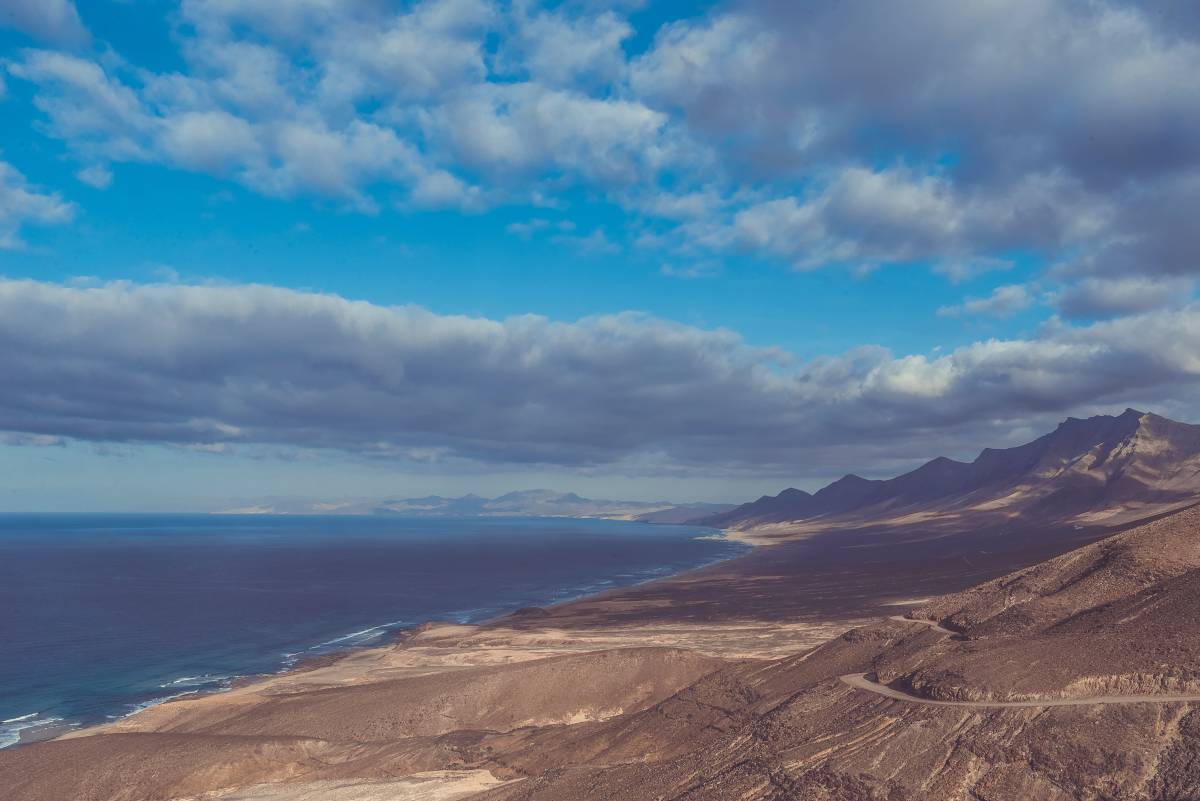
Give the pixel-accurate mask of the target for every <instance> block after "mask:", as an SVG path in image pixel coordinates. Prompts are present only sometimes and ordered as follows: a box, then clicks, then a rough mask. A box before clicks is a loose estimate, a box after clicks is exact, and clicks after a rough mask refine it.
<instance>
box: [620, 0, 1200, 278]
mask: <svg viewBox="0 0 1200 801" xmlns="http://www.w3.org/2000/svg"><path fill="white" fill-rule="evenodd" d="M1197 8H1198V7H1197V6H1196V5H1195V4H1184V3H1168V4H1164V5H1161V6H1160V5H1158V4H1151V5H1147V4H1133V3H1117V2H1095V3H1088V2H1058V0H1017V1H1016V2H1012V1H1011V0H1005V1H1004V2H999V1H995V2H993V1H992V0H985V2H972V3H961V2H954V0H934V2H925V3H919V4H916V5H912V4H882V5H881V4H878V3H865V2H853V1H852V2H835V1H834V0H828V1H822V0H819V1H818V2H812V3H792V2H775V1H774V0H759V1H757V2H754V1H748V2H743V3H739V4H737V5H735V6H733V7H723V8H721V9H719V10H718V11H716V12H714V13H713V14H711V15H709V16H707V17H703V18H700V19H698V20H693V21H688V22H683V23H677V24H675V25H673V26H670V27H668V28H667V29H665V30H664V31H663V32H661V33H660V35H659V37H658V39H657V42H656V45H655V47H654V48H653V49H652V50H651V51H649V52H648V53H647V54H645V55H644V56H642V57H641V58H640V59H639V60H638V61H637V62H636V63H635V64H634V66H633V72H632V75H633V77H632V85H633V87H634V88H635V90H636V91H638V92H639V95H640V96H641V97H643V98H646V99H648V100H649V101H650V102H652V103H654V104H657V105H658V107H661V108H666V109H670V110H672V111H673V112H674V113H676V114H678V115H680V116H681V117H682V119H684V120H686V122H687V124H688V125H689V126H690V128H691V129H692V130H693V131H694V132H696V133H697V134H698V135H700V136H702V137H705V138H707V139H708V140H709V141H711V142H716V143H719V145H718V146H721V147H723V148H724V150H723V153H724V155H725V161H726V163H727V164H734V165H740V168H741V169H742V170H744V171H749V172H750V173H751V174H754V175H757V176H758V177H760V178H763V177H769V178H770V179H771V180H773V181H774V182H775V183H776V184H778V183H779V177H780V176H781V175H783V176H791V177H792V178H793V179H796V180H802V181H803V190H802V191H798V192H795V193H794V194H795V196H796V199H790V198H789V199H787V200H780V199H778V198H776V199H773V200H769V201H767V203H768V204H770V203H775V204H778V203H792V204H794V205H795V206H796V207H798V208H800V209H802V210H804V211H806V212H807V214H805V215H804V218H803V219H798V218H797V216H796V215H791V216H789V215H781V214H776V215H775V219H774V223H775V226H774V227H773V228H772V229H771V231H770V235H761V231H760V236H759V238H758V241H753V240H751V241H750V244H751V245H753V246H760V245H761V246H763V247H765V249H766V250H767V251H768V252H771V253H775V254H777V255H782V256H784V257H786V258H788V259H789V260H791V261H793V262H796V263H798V264H799V265H800V266H805V267H807V266H811V264H813V263H828V262H831V261H832V262H840V261H858V262H860V263H870V262H875V263H883V262H903V261H910V260H933V261H935V262H939V263H940V262H948V261H950V262H952V261H957V260H962V259H963V258H968V257H975V258H979V257H987V256H991V257H998V256H1003V254H1004V253H1006V252H1011V251H1013V250H1021V251H1025V252H1033V253H1038V254H1041V255H1042V256H1044V257H1047V258H1051V259H1058V258H1062V257H1067V256H1070V257H1072V258H1078V260H1079V263H1078V268H1077V271H1078V272H1087V271H1089V270H1090V266H1089V265H1095V266H1096V267H1097V268H1101V267H1102V268H1103V269H1105V270H1107V271H1109V272H1113V271H1117V272H1123V273H1129V272H1150V273H1153V272H1168V273H1195V272H1197V271H1198V270H1200V263H1197V260H1196V258H1195V255H1194V254H1195V253H1196V252H1197V249H1196V244H1197V243H1196V242H1195V237H1196V233H1195V231H1196V226H1194V225H1191V224H1190V222H1189V216H1190V210H1191V209H1192V208H1194V207H1195V206H1196V204H1197V202H1198V201H1200V82H1197V81H1196V80H1195V78H1194V76H1195V75H1197V74H1200V38H1198V34H1200V22H1198V20H1200V11H1197ZM730 143H733V144H734V145H735V146H732V147H730V146H729V144H730ZM880 165H883V166H880ZM871 173H873V174H874V177H873V178H872V177H871V175H870V174H871ZM847 176H850V177H851V178H853V179H854V180H853V181H849V182H848V180H847ZM864 176H866V177H869V178H871V181H865V180H863V178H864ZM872 181H873V182H874V183H876V184H879V186H878V187H875V189H874V190H873V191H872V193H871V196H872V197H875V198H876V202H874V203H864V202H862V199H861V198H860V197H858V196H857V195H855V194H854V193H852V192H850V193H848V192H847V188H848V186H849V188H853V186H854V185H855V184H860V185H862V184H865V183H869V182H872ZM767 208H770V206H767ZM775 210H776V211H778V210H779V209H778V208H776V209H775ZM756 213H758V214H759V216H760V217H761V216H765V215H763V214H761V213H760V212H759V211H756V210H755V209H749V210H748V211H743V212H742V214H743V215H746V214H751V215H753V214H756ZM739 239H740V241H742V242H743V243H745V242H747V239H746V237H744V236H742V237H739ZM780 242H783V243H786V245H785V246H782V247H781V246H780V244H779V243H780Z"/></svg>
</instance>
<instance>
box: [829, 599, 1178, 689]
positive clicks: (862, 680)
mask: <svg viewBox="0 0 1200 801" xmlns="http://www.w3.org/2000/svg"><path fill="white" fill-rule="evenodd" d="M889 620H895V621H899V622H901V623H912V624H914V625H920V626H927V627H928V628H930V629H932V630H934V631H937V632H940V633H942V634H945V635H947V636H950V635H954V634H957V632H954V631H951V630H950V629H946V628H943V627H942V626H940V625H938V624H937V623H936V622H934V621H932V620H912V619H910V618H907V617H899V616H895V617H891V618H889ZM868 675H869V674H867V673H847V674H846V675H844V676H839V677H838V678H839V679H841V681H842V683H843V684H846V685H849V686H850V687H853V688H854V689H856V690H862V691H864V692H869V693H875V694H876V695H882V696H883V697H885V698H891V699H892V700H895V701H907V702H908V703H910V704H924V705H925V706H965V707H972V708H975V709H1028V708H1030V707H1047V706H1093V705H1095V704H1177V703H1185V702H1189V701H1200V694H1195V695H1094V696H1088V697H1086V698H1045V699H1040V700H1031V701H938V700H935V699H933V698H922V697H921V696H919V695H912V694H910V693H906V692H903V691H902V690H897V689H894V688H892V687H889V686H887V685H886V684H880V683H879V682H877V681H872V680H871V679H869V678H867V676H868Z"/></svg>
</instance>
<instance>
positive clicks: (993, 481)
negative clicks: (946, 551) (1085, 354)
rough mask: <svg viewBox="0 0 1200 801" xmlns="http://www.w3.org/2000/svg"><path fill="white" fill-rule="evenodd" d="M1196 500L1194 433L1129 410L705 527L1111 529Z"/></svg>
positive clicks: (769, 501)
mask: <svg viewBox="0 0 1200 801" xmlns="http://www.w3.org/2000/svg"><path fill="white" fill-rule="evenodd" d="M1198 494H1200V426H1195V425H1189V424H1185V423H1177V422H1175V421H1172V420H1168V419H1166V418H1164V417H1159V416H1158V415H1154V414H1147V413H1144V412H1139V411H1136V410H1134V409H1127V410H1126V411H1125V412H1124V413H1123V414H1121V415H1119V416H1116V417H1112V416H1098V417H1091V418H1088V419H1086V420H1080V419H1076V418H1069V419H1067V420H1066V421H1064V422H1063V423H1062V424H1060V425H1059V426H1058V428H1056V429H1055V430H1054V431H1053V432H1051V433H1049V434H1046V435H1045V436H1043V437H1040V438H1038V439H1036V440H1034V441H1033V442H1030V443H1028V444H1026V445H1021V446H1019V447H1015V448H1006V449H999V450H997V449H991V448H988V449H985V450H984V451H983V452H982V453H980V454H979V456H978V457H977V458H976V459H975V460H974V461H972V462H958V461H954V460H953V459H947V458H944V457H942V458H938V459H934V460H933V461H931V462H928V463H926V464H924V465H922V466H921V467H919V468H917V469H916V470H913V471H911V472H909V473H905V474H904V475H901V476H897V477H896V478H892V479H887V480H868V479H865V478H861V477H859V476H855V475H848V476H845V477H843V478H841V479H838V480H837V481H835V482H833V483H832V484H830V485H829V486H827V487H824V488H823V489H821V490H818V491H817V492H816V493H813V494H809V493H807V492H804V491H803V490H797V489H788V490H784V491H783V492H781V493H780V494H779V495H776V496H765V497H763V498H759V499H758V500H757V501H754V502H753V503H749V504H744V505H742V506H740V507H738V508H736V509H734V510H732V511H730V512H726V513H723V514H719V515H714V516H711V517H708V518H706V519H704V520H703V521H702V522H704V523H706V524H708V525H714V526H719V527H722V528H732V529H747V528H753V527H756V526H764V525H771V524H780V523H789V522H810V523H811V522H814V521H820V523H821V524H823V525H826V526H838V525H841V526H846V525H862V524H864V523H865V522H871V523H876V524H894V523H900V522H903V521H904V520H906V519H908V520H913V521H919V523H920V524H921V525H929V524H931V523H945V522H949V521H961V520H965V521H968V522H969V523H970V524H972V525H973V524H975V523H977V522H978V521H979V520H980V519H981V518H983V517H991V518H994V519H1013V518H1021V519H1024V520H1037V521H1045V522H1049V521H1063V520H1074V521H1078V522H1079V523H1081V524H1111V523H1116V522H1121V521H1128V520H1134V519H1138V518H1144V517H1146V516H1148V515H1151V514H1153V513H1155V512H1159V511H1166V510H1169V509H1172V508H1177V507H1178V506H1179V505H1181V504H1184V503H1187V502H1189V501H1190V500H1191V499H1192V498H1193V497H1195V496H1197V495H1198Z"/></svg>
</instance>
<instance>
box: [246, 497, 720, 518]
mask: <svg viewBox="0 0 1200 801" xmlns="http://www.w3.org/2000/svg"><path fill="white" fill-rule="evenodd" d="M732 508H733V505H732V504H714V503H685V504H675V503H671V502H669V501H620V500H607V499H600V500H597V499H592V498H584V497H581V496H580V495H577V494H575V493H574V492H557V491H555V490H548V489H534V490H520V491H518V492H510V493H507V494H505V495H501V496H499V497H497V498H484V497H482V496H479V495H463V496H461V497H458V498H444V497H442V496H440V495H428V496H425V497H423V498H388V499H384V500H378V499H370V498H353V499H341V500H333V501H307V500H305V501H297V500H295V499H266V500H261V501H256V502H252V503H246V504H240V505H238V506H236V507H232V508H227V509H223V510H222V512H223V513H225V514H339V515H369V514H375V515H404V516H406V517H575V518H605V519H615V520H640V521H642V522H647V523H686V522H688V521H690V520H692V519H694V518H697V517H705V516H712V515H714V514H719V513H722V512H726V511H728V510H730V509H732Z"/></svg>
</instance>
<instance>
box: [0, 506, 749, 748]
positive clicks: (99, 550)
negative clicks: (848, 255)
mask: <svg viewBox="0 0 1200 801" xmlns="http://www.w3.org/2000/svg"><path fill="white" fill-rule="evenodd" d="M714 533H715V532H714V531H712V530H711V529H704V528H698V527H691V526H671V525H649V524H644V523H630V522H623V521H608V520H573V519H563V518H534V519H526V518H521V519H517V518H492V519H481V518H468V519H412V518H395V517H300V516H263V515H245V516H241V515H239V516H232V515H230V516H226V515H0V747H3V746H7V745H12V744H14V743H16V742H18V740H19V739H20V732H21V731H22V730H25V729H31V728H38V727H44V726H46V725H47V724H48V723H50V722H53V721H57V722H59V724H60V725H85V724H90V723H97V722H103V721H105V720H111V719H114V718H118V717H121V716H124V715H127V714H129V713H131V712H133V711H136V710H137V709H139V708H141V707H144V706H146V705H149V704H153V703H157V702H160V701H162V700H165V699H167V698H172V697H178V696H181V695H187V694H192V693H197V692H202V691H206V690H212V689H218V688H221V687H224V686H228V683H229V682H230V681H231V680H232V679H233V678H234V677H236V676H241V675H248V674H260V673H268V672H274V671H278V670H281V669H285V668H287V667H288V666H289V665H291V664H294V663H295V662H296V661H297V660H299V659H303V658H304V657H306V656H316V655H319V654H322V653H327V652H329V651H332V650H339V649H345V648H353V647H361V646H366V645H371V644H377V643H379V642H381V641H383V640H384V639H385V638H386V637H387V635H388V634H389V633H390V632H394V631H396V630H399V629H403V628H405V627H407V626H411V625H414V624H417V623H420V622H423V621H426V620H431V619H438V620H455V621H459V622H464V623H468V622H476V621H481V620H485V619H488V618H491V617H495V616H497V615H500V614H503V613H505V612H509V611H512V610H515V609H518V608H520V607H524V606H532V605H545V604H550V603H556V602H561V601H565V600H569V599H571V598H575V597H579V596H582V595H586V594H589V593H594V592H598V591H601V590H605V589H610V588H613V587H620V586H627V585H632V584H637V583H639V582H643V581H647V580H649V579H653V578H656V577H660V576H665V575H670V574H672V573H677V572H680V571H683V570H687V569H689V568H694V567H698V566H701V565H704V564H709V563H712V562H715V561H719V560H721V559H727V558H730V557H732V556H735V555H737V554H738V553H740V552H742V551H743V550H744V549H745V548H744V546H742V545H739V544H738V543H735V542H730V541H727V540H724V539H722V538H720V537H714V536H713V535H714Z"/></svg>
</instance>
